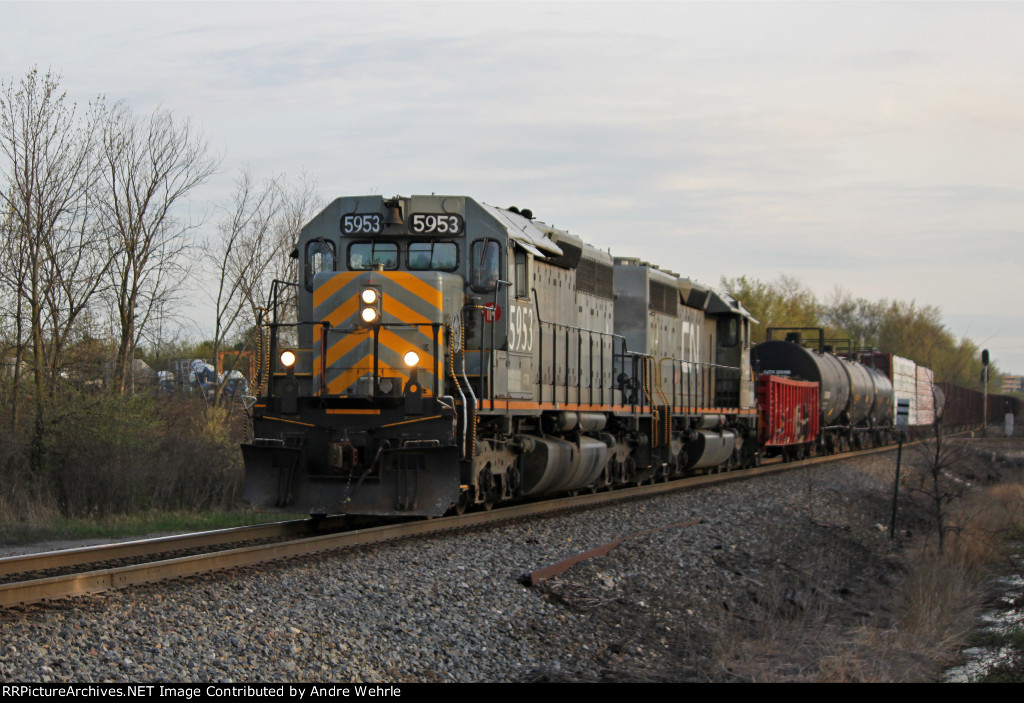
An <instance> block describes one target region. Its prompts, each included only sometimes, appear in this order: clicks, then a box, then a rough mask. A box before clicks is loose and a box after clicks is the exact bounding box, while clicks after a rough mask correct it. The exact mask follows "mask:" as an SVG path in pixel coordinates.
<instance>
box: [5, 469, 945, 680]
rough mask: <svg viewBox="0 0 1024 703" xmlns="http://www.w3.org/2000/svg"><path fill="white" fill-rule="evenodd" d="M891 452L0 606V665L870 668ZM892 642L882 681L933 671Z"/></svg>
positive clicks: (289, 669) (788, 676) (115, 673)
mask: <svg viewBox="0 0 1024 703" xmlns="http://www.w3.org/2000/svg"><path fill="white" fill-rule="evenodd" d="M894 457H895V452H893V453H891V454H890V453H885V454H880V455H875V456H871V457H861V458H854V459H842V460H838V461H836V462H835V463H832V464H828V465H822V466H819V467H814V468H812V469H801V470H795V471H792V472H789V473H786V474H782V475H778V476H772V477H767V478H759V479H757V480H751V481H744V482H739V483H735V484H731V485H728V486H718V487H711V488H704V489H700V490H695V491H689V492H679V493H674V494H672V495H667V496H661V497H658V498H654V499H647V500H644V501H631V502H626V503H622V504H619V505H615V506H611V507H602V508H597V509H593V510H588V511H586V512H576V513H571V514H564V515H559V516H553V517H548V518H545V519H541V520H536V521H533V522H516V523H510V524H506V525H503V526H498V527H488V528H479V529H476V530H473V531H470V532H463V533H460V534H447V535H437V536H433V537H429V538H419V539H415V540H407V541H402V542H397V543H393V544H388V545H383V546H375V547H366V548H358V549H350V550H346V551H341V552H336V553H333V554H328V555H321V556H316V557H308V558H303V559H300V560H294V561H291V562H287V563H279V564H272V565H269V566H264V567H261V568H258V569H257V568H249V569H243V570H238V571H235V572H230V573H220V574H212V575H209V576H205V577H196V578H189V579H184V580H180V581H176V582H170V583H164V584H156V585H151V586H146V587H138V588H132V589H130V590H126V591H120V592H113V593H108V594H103V595H99V596H91V597H83V598H78V599H73V600H69V601H65V602H60V603H51V604H41V605H33V606H26V607H23V608H18V609H13V610H10V611H6V612H0V679H3V680H5V681H142V682H149V681H218V682H221V681H222V682H241V681H344V682H414V681H415V682H482V681H486V682H493V681H512V682H517V681H518V682H522V681H663V682H683V681H762V680H771V681H804V680H857V679H858V678H870V677H869V676H867V674H864V673H863V672H862V675H861V676H860V677H858V671H857V666H859V664H858V662H859V661H861V660H860V659H858V657H862V656H870V655H869V654H868V652H869V651H870V650H869V648H870V647H871V646H873V644H877V641H875V642H873V638H875V637H879V636H882V635H879V634H878V633H885V632H886V631H892V630H893V628H894V627H895V624H894V623H895V618H896V611H895V608H896V607H897V606H896V604H894V602H893V598H894V593H895V586H896V585H897V584H898V582H899V579H900V576H901V574H902V572H903V569H904V562H903V561H902V557H901V556H900V553H899V551H898V550H899V546H898V545H896V544H894V543H893V542H892V541H890V539H889V536H888V534H887V532H886V531H885V530H884V529H883V528H881V524H883V523H886V522H887V521H888V511H889V493H890V491H891V484H890V483H889V481H890V480H891V471H892V467H893V464H894ZM693 520H698V521H699V522H698V523H697V524H695V525H690V526H685V527H676V528H670V529H663V530H659V531H655V532H651V533H650V534H646V535H642V536H639V537H636V538H634V539H630V540H627V541H625V542H624V543H623V544H621V545H620V546H619V547H617V548H616V549H614V550H612V551H611V552H610V553H609V554H608V555H607V556H605V557H600V558H596V559H592V560H590V561H587V562H583V563H580V564H577V565H576V566H574V567H573V568H572V569H571V570H569V571H568V572H567V573H565V574H564V575H562V576H560V577H558V578H556V579H552V580H550V581H548V582H545V583H543V584H542V585H541V586H538V587H534V588H526V587H524V586H522V585H521V584H520V583H519V582H518V581H517V578H518V577H519V576H520V575H522V574H523V573H524V572H528V571H531V570H534V569H537V568H540V567H542V566H547V565H549V564H551V563H553V562H556V561H559V560H562V559H565V558H567V557H570V556H572V555H574V554H576V553H579V552H583V551H586V550H588V549H591V548H593V547H595V546H599V545H602V544H605V543H608V542H611V541H613V540H616V539H620V538H622V537H626V536H629V535H635V534H637V533H640V532H643V531H645V530H651V529H653V528H660V527H664V526H666V525H670V524H673V523H678V522H686V521H693ZM866 633H870V636H868V635H867V634H866ZM892 660H893V661H892V664H891V666H892V667H893V668H894V671H893V676H894V678H893V680H937V678H938V676H939V672H940V669H941V663H940V662H938V661H936V660H935V659H934V658H931V657H924V656H921V655H919V654H914V653H912V652H904V653H896V654H894V655H893V656H892Z"/></svg>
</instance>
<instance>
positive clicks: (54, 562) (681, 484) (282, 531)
mask: <svg viewBox="0 0 1024 703" xmlns="http://www.w3.org/2000/svg"><path fill="white" fill-rule="evenodd" d="M895 449H896V447H895V446H894V445H890V446H886V447H880V448H876V449H868V450H864V451H861V452H856V453H847V454H839V455H828V456H818V457H813V458H810V459H804V460H802V461H794V462H788V463H783V462H781V461H771V462H768V463H765V464H763V465H762V466H760V467H757V468H752V469H744V470H739V471H729V472H723V473H716V474H709V475H705V476H694V477H689V478H685V479H678V480H674V481H668V482H664V483H654V484H647V485H643V486H636V487H631V488H624V489H620V490H616V491H610V492H599V493H592V494H582V495H576V496H571V497H563V498H555V499H550V500H544V501H537V502H527V503H520V504H516V505H511V506H507V507H502V508H497V509H495V510H491V511H486V512H477V513H467V514H465V515H456V516H451V517H443V518H436V519H432V520H415V521H407V522H400V523H395V524H386V525H379V526H374V527H366V528H358V529H345V528H346V527H347V526H348V525H349V524H351V520H350V519H346V518H344V517H339V518H328V519H322V520H296V521H291V522H279V523H272V524H269V525H257V526H251V527H240V528H232V529H227V530H215V531H212V532H201V533H195V534H190V535H180V536H174V537H160V538H155V539H145V540H137V541H134V542H122V543H118V544H107V545H99V546H94V547H83V548H80V549H68V550H61V551H56V552H44V553H38V554H26V555H19V556H14V557H6V558H2V559H0V577H6V578H8V579H12V580H10V581H8V582H7V583H2V584H0V607H3V608H6V607H11V606H15V605H22V604H28V603H35V602H39V601H44V600H57V599H62V598H68V597H72V596H80V595H87V594H93V593H101V592H103V591H107V590H113V589H119V588H127V587H130V586H133V585H137V584H144V583H152V582H157V581H165V580H169V579H173V578H182V577H187V576H194V575H198V574H203V573H209V572H212V571H221V570H227V569H233V568H239V567H243V566H251V565H255V564H261V563H265V562H270V561H276V560H279V559H288V558H294V557H299V556H304V555H309V554H315V553H318V552H326V551H333V550H338V549H343V548H346V547H353V546H358V545H365V544H373V543H377V542H384V541H387V540H393V539H398V538H402V537H411V536H417V535H424V534H429V533H432V532H441V531H444V530H452V529H460V528H466V527H471V526H476V525H484V524H488V523H494V522H502V521H507V520H513V519H518V518H523V517H528V516H535V515H539V514H543V513H550V512H557V511H561V510H568V509H576V508H584V507H590V506H594V505H600V504H603V503H612V502H617V501H621V500H629V499H632V498H638V497H642V496H651V495H655V494H658V493H666V492H670V491H679V490H689V489H692V488H696V487H699V486H705V485H709V484H714V483H724V482H726V481H736V480H746V479H750V478H753V477H756V476H762V475H765V474H769V473H777V472H781V471H789V470H791V469H797V468H803V467H807V466H812V465H815V464H820V463H825V462H833V461H842V460H844V459H852V458H856V457H859V456H864V455H866V454H874V453H879V452H886V451H893V450H895ZM338 529H341V530H342V531H340V532H327V533H326V534H323V533H321V531H322V530H338ZM314 532H315V533H316V534H312V535H311V533H314ZM253 541H261V542H263V543H261V544H248V545H246V546H236V547H231V548H227V549H219V550H212V551H202V552H200V553H195V554H189V555H187V556H177V557H173V558H159V559H154V560H147V559H151V558H153V557H154V556H161V555H167V554H174V553H180V552H183V551H194V550H200V549H205V548H207V547H216V546H224V545H232V544H238V543H245V542H253ZM129 559H130V560H135V561H134V563H131V564H128V565H116V566H111V567H108V568H90V569H89V570H74V571H71V572H69V573H61V574H58V575H55V576H45V577H41V578H40V577H38V574H39V573H40V572H46V571H49V570H54V569H59V570H68V569H75V568H76V567H80V566H85V565H97V564H104V563H110V562H117V561H122V560H129Z"/></svg>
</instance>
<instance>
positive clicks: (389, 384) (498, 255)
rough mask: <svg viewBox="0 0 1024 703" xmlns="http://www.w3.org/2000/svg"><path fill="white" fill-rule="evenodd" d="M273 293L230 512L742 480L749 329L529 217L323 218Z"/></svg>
mask: <svg viewBox="0 0 1024 703" xmlns="http://www.w3.org/2000/svg"><path fill="white" fill-rule="evenodd" d="M293 256H294V257H295V258H297V259H298V280H297V281H296V282H294V284H291V287H293V288H294V290H295V291H296V297H297V311H298V316H297V319H295V320H286V319H284V317H283V316H282V314H281V311H282V308H283V307H284V306H283V304H282V303H281V302H280V301H281V300H282V299H283V298H284V297H285V296H284V295H283V292H284V288H283V286H284V285H286V284H281V285H279V286H277V287H276V288H275V289H274V292H273V294H272V298H271V301H270V304H269V305H268V309H269V324H268V325H267V330H268V334H269V339H268V340H267V344H266V349H267V352H268V354H267V356H268V362H267V365H268V366H269V368H268V369H267V374H266V375H267V377H266V382H265V383H262V384H261V388H262V391H263V392H262V393H261V394H260V397H259V398H258V399H257V400H256V401H255V403H254V404H253V407H252V409H251V412H252V427H253V434H254V439H253V441H252V442H251V443H248V444H245V445H243V447H242V450H243V455H244V459H245V470H246V480H245V496H246V498H247V499H248V500H249V501H250V502H251V503H252V504H254V505H256V506H260V507H263V508H286V509H288V510H292V511H301V512H309V513H314V514H317V513H359V514H376V515H402V516H433V515H441V514H444V513H445V512H447V511H449V510H453V511H456V512H458V511H462V510H464V509H466V508H467V507H471V506H482V507H485V508H486V507H489V506H491V505H493V504H494V503H495V502H499V501H503V500H510V499H514V498H519V497H523V496H539V495H545V494H551V493H557V492H567V491H568V492H572V491H583V490H586V491H594V490H598V489H602V488H606V487H610V486H615V485H623V484H631V483H632V484H635V483H640V482H644V481H649V480H655V479H664V478H670V477H673V476H681V475H684V474H688V473H694V472H701V471H715V470H718V469H721V468H729V467H737V466H747V465H751V464H754V463H755V462H756V461H757V459H758V457H759V452H758V446H757V411H756V408H755V403H754V392H753V384H752V382H751V374H750V367H749V358H748V349H749V338H750V322H751V319H750V315H749V314H748V313H747V311H746V310H744V309H743V307H742V306H741V305H740V304H739V303H737V302H736V301H734V300H732V299H730V298H729V297H727V296H723V295H720V294H718V293H716V292H714V291H712V290H709V289H707V288H704V287H702V286H700V285H698V284H696V283H694V282H693V281H690V280H688V279H684V278H682V277H680V276H678V275H677V274H674V273H671V272H669V271H663V270H661V269H659V268H658V267H656V266H654V265H651V264H649V263H646V262H643V261H639V260H637V259H627V258H619V259H617V258H613V257H612V256H611V255H610V254H609V253H606V252H603V251H601V250H599V249H596V248H595V247H593V246H590V245H588V244H586V243H585V242H583V241H582V240H581V239H580V238H579V237H577V236H575V235H574V234H571V233H569V232H567V231H565V230H560V229H557V228H555V227H552V226H550V225H547V224H544V223H543V222H540V221H539V220H537V219H535V218H534V217H533V216H532V213H530V212H529V211H526V210H524V211H519V210H517V209H515V208H508V209H503V208H498V207H493V206H490V205H487V204H484V203H481V202H478V201H475V200H473V199H471V198H468V197H462V196H434V195H431V196H411V197H395V198H391V199H384V198H382V197H380V196H359V197H345V198H339V199H337V200H335V201H334V202H332V203H331V204H330V205H329V206H328V207H327V208H325V209H324V210H323V211H322V212H321V213H320V214H319V215H317V216H316V217H315V218H314V219H313V220H312V221H311V222H310V223H309V224H308V225H307V226H306V227H304V228H303V230H302V232H301V234H300V237H299V241H298V244H297V247H296V249H295V250H294V252H293Z"/></svg>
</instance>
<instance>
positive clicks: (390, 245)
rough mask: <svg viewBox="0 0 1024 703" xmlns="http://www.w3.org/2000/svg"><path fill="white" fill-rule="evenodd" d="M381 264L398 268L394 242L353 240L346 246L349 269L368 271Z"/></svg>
mask: <svg viewBox="0 0 1024 703" xmlns="http://www.w3.org/2000/svg"><path fill="white" fill-rule="evenodd" d="M378 266H383V267H384V268H385V269H387V270H389V271H390V270H394V269H397V268H398V245H397V244H395V243H394V242H355V243H353V244H351V245H349V248H348V268H349V271H370V270H372V269H375V268H377V267H378Z"/></svg>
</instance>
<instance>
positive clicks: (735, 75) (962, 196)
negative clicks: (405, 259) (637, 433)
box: [0, 0, 1024, 374]
mask: <svg viewBox="0 0 1024 703" xmlns="http://www.w3.org/2000/svg"><path fill="white" fill-rule="evenodd" d="M1021 37H1024V3H1015V2H1000V3H984V2H964V3H958V2H944V3H932V2H896V3H888V2H871V3H867V2H851V3H844V2H816V3H810V2H754V3H746V2H715V3H704V2H653V3H648V2H639V1H633V2H622V3H620V2H537V3H533V2H514V3H502V2H445V3H442V2H411V3H404V2H394V3H392V2H322V3H277V2H267V3H252V2H229V3H209V2H205V3H199V2H185V3H180V2H177V3H159V2H131V3H129V2H118V3H114V2H102V3H101V2H75V3H52V2H32V3H20V2H8V1H6V0H0V80H3V81H6V82H10V81H11V80H17V79H19V78H20V77H21V76H24V75H25V73H26V72H27V71H28V70H29V69H30V68H32V67H33V66H38V67H39V68H40V70H46V69H52V70H54V71H55V72H57V73H60V74H61V75H62V77H63V78H62V84H63V86H64V88H65V89H66V90H67V93H68V96H69V98H71V99H73V100H75V101H76V102H78V103H79V104H80V105H85V104H86V103H87V102H88V101H89V100H90V99H93V98H95V97H96V96H97V95H104V96H106V99H107V100H108V101H118V100H124V101H125V102H126V103H128V104H129V105H130V106H131V107H132V108H133V109H134V110H135V111H136V112H138V113H140V114H146V113H148V112H150V111H152V110H154V109H156V108H164V109H169V110H172V111H173V112H174V113H175V115H176V116H180V117H183V118H185V117H187V118H189V119H191V120H192V121H193V123H194V124H195V125H196V126H198V127H200V128H201V129H202V131H203V133H204V134H205V136H206V138H207V140H208V141H209V143H210V145H211V148H212V149H213V150H214V151H215V152H216V153H217V154H219V155H220V156H221V158H222V159H223V161H222V166H221V172H220V173H219V174H218V175H217V176H216V177H215V178H213V179H211V180H210V181H209V182H208V183H207V184H206V185H205V186H204V187H203V189H202V190H201V191H198V192H196V193H195V194H194V197H193V200H194V201H195V203H196V207H200V206H202V207H207V208H210V209H209V210H208V211H211V212H213V211H214V210H213V208H216V206H217V204H218V203H224V202H226V200H227V197H228V196H229V194H230V191H231V189H232V185H233V181H234V178H235V177H236V176H237V174H238V171H239V169H241V168H245V167H249V168H251V169H252V170H253V171H254V172H255V173H256V175H258V176H264V177H269V176H274V175H279V174H285V175H286V176H287V177H288V178H298V176H299V175H300V174H301V173H303V172H306V173H308V174H309V175H310V176H312V177H314V178H315V179H316V181H317V182H318V184H319V190H320V193H321V194H322V195H323V197H324V198H326V199H327V200H331V199H334V198H335V197H339V196H342V195H358V194H368V193H369V194H374V193H376V194H381V195H386V196H390V195H396V194H398V195H411V194H414V193H417V194H418V193H448V194H459V195H467V196H470V197H473V198H475V199H477V200H481V201H484V202H487V203H490V204H492V205H498V206H509V205H517V206H519V207H528V208H530V209H532V210H533V212H534V214H535V215H536V216H537V218H538V219H541V220H543V221H545V222H547V223H549V224H552V225H555V226H557V227H559V228H562V229H568V230H569V231H570V232H572V233H574V234H577V235H579V236H580V237H582V238H583V239H585V240H586V241H589V242H590V243H592V244H594V245H596V246H598V247H600V248H602V249H609V250H611V252H612V253H613V254H615V255H617V256H635V257H639V258H641V259H645V260H648V261H651V262H655V263H657V264H659V265H660V266H662V267H663V268H667V269H670V270H672V271H675V272H678V273H680V274H683V275H685V276H689V277H691V278H695V279H697V280H699V281H701V282H703V283H706V284H711V285H716V286H717V285H719V283H720V280H721V278H722V277H723V276H725V277H729V278H734V277H737V276H741V275H746V276H749V277H752V278H756V279H760V280H762V281H773V280H776V279H777V278H778V277H779V276H780V275H781V274H789V275H792V276H795V277H797V278H798V279H800V280H801V281H802V282H803V283H804V284H805V285H806V286H808V287H809V288H810V289H811V290H812V291H814V292H815V293H816V294H817V296H818V297H819V299H821V300H825V299H827V298H828V296H829V295H830V294H832V293H833V292H834V291H835V290H837V288H841V289H842V290H844V291H846V292H848V293H850V294H851V295H853V296H854V297H863V298H867V299H869V300H878V299H882V298H886V299H890V300H892V299H899V300H904V301H911V300H912V301H915V302H916V303H917V304H918V305H936V306H938V307H940V308H941V310H942V315H943V319H944V321H945V323H946V325H947V327H948V328H949V329H950V331H952V332H953V333H954V334H955V335H957V336H966V337H969V338H970V339H972V340H973V341H975V342H976V343H978V344H979V345H981V346H982V347H985V348H988V349H989V350H990V352H991V354H992V358H993V360H994V361H995V363H997V364H998V366H999V367H1000V368H1001V369H1002V370H1003V371H1004V372H1009V373H1017V374H1024V310H1022V308H1021V299H1022V296H1021V294H1020V285H1021V272H1022V264H1024V242H1022V236H1024V41H1022V40H1021ZM211 226H212V225H211ZM211 317H212V315H211ZM198 322H199V324H200V325H203V324H205V323H204V321H203V320H202V319H201V316H200V319H199V320H198ZM211 327H212V325H211Z"/></svg>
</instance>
